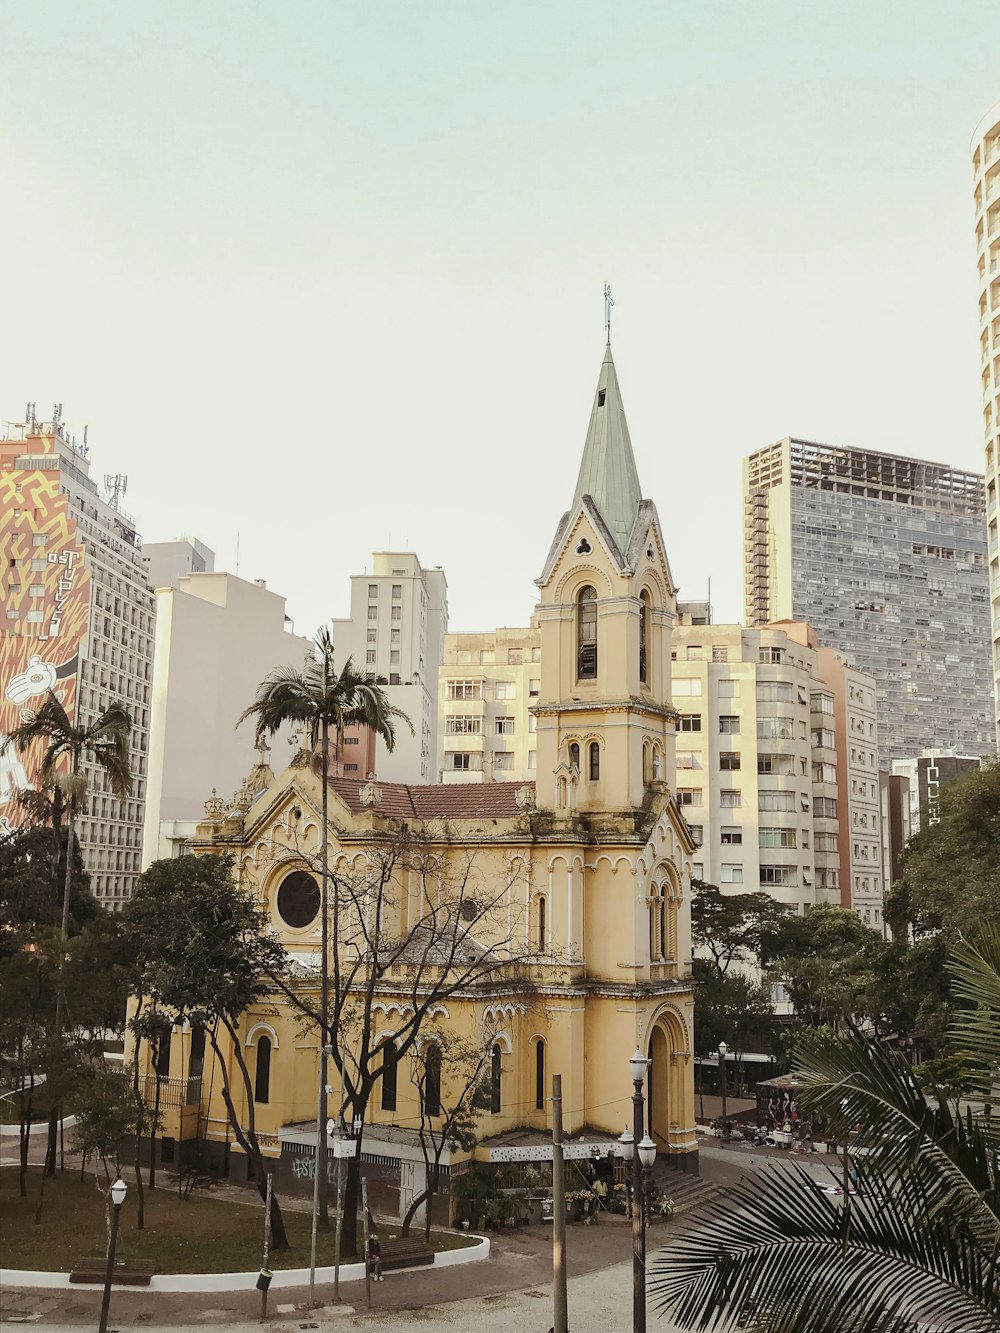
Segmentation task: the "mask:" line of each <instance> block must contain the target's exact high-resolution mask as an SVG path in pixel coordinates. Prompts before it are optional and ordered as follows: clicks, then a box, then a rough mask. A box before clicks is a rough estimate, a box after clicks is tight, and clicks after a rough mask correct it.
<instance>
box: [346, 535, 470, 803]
mask: <svg viewBox="0 0 1000 1333" xmlns="http://www.w3.org/2000/svg"><path fill="white" fill-rule="evenodd" d="M447 630H448V580H447V579H446V578H445V576H444V570H443V569H441V567H440V565H439V566H437V568H435V569H424V568H423V566H422V565H421V564H420V561H419V560H418V559H417V557H416V556H415V555H414V554H413V552H412V551H376V552H375V553H374V554H373V556H372V572H371V573H370V574H354V575H352V576H351V614H350V616H349V617H348V618H347V619H346V620H334V622H333V641H334V648H335V651H336V660H337V668H338V670H339V669H341V668H342V667H343V666H344V664H345V662H346V661H347V658H348V657H350V658H352V659H353V661H354V665H355V666H356V667H357V668H358V669H359V670H360V671H371V672H373V673H374V674H375V675H376V676H378V677H380V678H381V679H383V680H385V681H387V682H388V683H387V685H385V686H384V687H383V688H384V690H385V694H386V697H387V698H388V700H389V702H390V703H391V704H392V705H393V707H395V708H400V709H402V711H403V712H404V713H405V714H406V716H407V717H408V718H409V719H410V722H411V724H412V726H413V732H412V734H411V732H410V728H409V727H408V726H407V725H406V723H405V722H397V723H396V728H395V730H396V744H395V748H394V749H393V750H392V752H391V753H390V752H389V751H388V750H387V749H386V748H385V742H384V741H382V740H381V739H379V740H378V741H377V743H376V747H375V770H376V772H377V773H378V776H379V777H380V778H383V779H385V780H386V781H391V782H433V781H434V779H435V777H436V776H437V774H436V771H435V758H436V748H437V688H438V668H439V667H440V665H441V658H442V653H443V646H444V636H445V634H446V633H447ZM347 739H348V740H349V741H354V740H356V739H358V740H361V741H363V740H364V738H363V737H357V736H355V734H354V733H353V732H352V733H350V734H349V736H348V737H347ZM363 748H364V746H363V745H360V746H359V749H363ZM340 759H341V761H342V762H343V772H344V774H345V775H346V776H354V773H355V772H360V775H361V777H362V778H364V777H366V776H367V775H366V773H364V772H363V771H362V770H361V769H360V767H358V765H360V762H361V761H360V760H355V759H354V757H353V755H349V754H348V753H347V747H346V746H344V747H342V750H341V755H340Z"/></svg>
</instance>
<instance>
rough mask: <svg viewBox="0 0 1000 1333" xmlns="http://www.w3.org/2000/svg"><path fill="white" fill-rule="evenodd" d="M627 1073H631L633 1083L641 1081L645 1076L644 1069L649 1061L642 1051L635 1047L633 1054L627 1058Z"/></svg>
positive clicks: (647, 1066)
mask: <svg viewBox="0 0 1000 1333" xmlns="http://www.w3.org/2000/svg"><path fill="white" fill-rule="evenodd" d="M628 1067H629V1073H630V1074H631V1075H632V1082H633V1083H641V1082H642V1080H643V1079H644V1078H645V1077H646V1070H647V1069H648V1068H649V1061H648V1060H647V1059H646V1057H645V1056H644V1055H643V1053H642V1051H640V1050H639V1048H638V1047H636V1050H635V1055H633V1056H631V1057H630V1058H629V1062H628Z"/></svg>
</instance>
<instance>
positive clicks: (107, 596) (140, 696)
mask: <svg viewBox="0 0 1000 1333" xmlns="http://www.w3.org/2000/svg"><path fill="white" fill-rule="evenodd" d="M90 466H91V463H90V451H89V449H88V446H87V443H86V434H85V435H84V439H83V440H82V441H78V440H77V439H76V438H75V437H74V436H72V435H71V434H70V433H69V431H68V430H67V429H66V427H65V425H64V424H63V421H62V408H61V405H58V406H57V407H56V409H55V410H54V412H53V414H52V419H51V420H50V421H39V420H37V419H36V416H35V411H34V406H33V405H29V408H28V411H27V412H26V413H25V419H24V421H23V422H19V423H12V424H8V425H7V426H6V429H5V430H4V434H3V438H2V439H0V538H2V541H0V558H2V562H3V570H2V576H3V579H4V589H3V592H4V597H3V605H4V627H3V638H2V639H0V691H2V695H0V734H7V733H8V732H9V731H10V730H11V729H12V728H13V727H14V726H16V725H17V724H18V722H19V721H20V720H21V718H22V717H23V715H24V712H25V710H30V709H31V708H32V706H33V705H34V706H37V704H38V703H39V702H40V701H41V700H42V699H43V698H44V697H45V695H46V694H47V692H48V691H49V690H52V691H54V692H55V694H56V695H57V697H58V698H59V699H60V701H61V703H62V705H63V707H64V708H65V709H66V712H67V713H68V714H69V716H70V719H71V720H72V721H74V722H77V723H80V724H87V723H90V722H92V721H94V720H95V719H96V718H97V717H99V716H100V714H101V713H102V712H103V711H104V710H105V709H106V708H107V707H108V705H109V704H110V703H111V702H112V701H113V700H121V701H122V702H123V703H124V704H125V706H126V708H127V709H128V710H129V712H130V714H131V717H132V724H133V725H132V739H131V746H130V756H129V757H130V759H131V764H132V774H133V783H132V793H131V795H130V796H129V797H128V799H127V800H124V801H118V800H117V799H116V798H115V796H114V795H113V794H112V792H111V788H110V785H109V783H108V779H107V777H106V775H105V774H104V772H103V770H102V769H101V768H100V767H98V766H97V765H96V764H95V763H94V761H93V760H92V759H91V758H90V757H89V756H87V757H85V759H84V762H83V773H84V776H85V777H86V779H87V794H86V796H85V797H84V798H83V802H82V805H81V808H80V813H79V815H78V818H77V822H76V828H77V833H78V836H79V839H80V846H81V849H82V852H83V859H84V864H85V865H86V868H87V871H88V873H89V874H90V885H91V889H92V891H93V893H94V895H95V896H96V898H97V899H98V901H99V902H101V903H102V904H103V905H104V906H105V907H107V908H109V909H112V910H114V909H117V908H118V907H120V906H121V905H122V903H124V902H125V900H126V899H127V898H128V896H129V894H130V893H131V891H132V885H133V883H134V881H135V878H136V876H137V875H138V873H139V858H140V850H141V847H142V823H143V808H144V802H145V797H146V752H147V748H148V741H147V738H148V734H149V731H148V729H149V704H150V683H151V682H150V676H151V665H152V656H153V614H154V608H153V594H152V592H151V591H150V589H149V585H148V583H147V579H146V566H145V562H144V560H143V555H142V541H141V538H140V537H139V535H138V533H137V531H136V525H135V521H134V519H132V517H131V516H130V515H129V514H128V513H126V512H125V510H124V508H123V507H122V504H121V497H122V495H123V494H124V491H125V483H126V478H125V477H123V476H121V475H118V476H108V477H105V479H104V481H105V484H104V489H103V492H102V490H101V489H100V488H99V487H98V485H97V483H96V482H95V481H94V480H93V479H92V478H91V476H90ZM41 753H42V751H41V749H40V748H39V749H38V750H36V751H35V752H33V753H32V754H29V755H28V756H27V757H26V759H25V760H23V761H22V760H20V759H18V758H16V757H15V756H12V755H10V754H8V755H7V756H5V757H4V759H3V760H2V761H0V763H2V765H3V769H2V771H0V824H4V823H6V824H7V825H8V826H14V825H16V824H18V823H20V822H22V821H23V818H24V814H23V811H20V810H19V808H18V806H17V803H16V801H15V799H14V796H15V789H16V788H17V787H19V786H20V787H23V786H28V785H31V786H33V785H34V784H35V781H36V776H37V765H38V762H39V759H40V756H41Z"/></svg>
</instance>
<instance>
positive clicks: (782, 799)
mask: <svg viewBox="0 0 1000 1333" xmlns="http://www.w3.org/2000/svg"><path fill="white" fill-rule="evenodd" d="M757 809H758V810H794V809H795V793H794V792H793V791H762V792H758V793H757Z"/></svg>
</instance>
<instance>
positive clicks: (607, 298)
mask: <svg viewBox="0 0 1000 1333" xmlns="http://www.w3.org/2000/svg"><path fill="white" fill-rule="evenodd" d="M614 303H615V301H614V297H613V296H612V295H611V288H610V287H609V286H608V284H607V283H605V284H604V328H605V331H606V332H607V335H608V346H609V347H610V346H611V307H612V306H613V305H614Z"/></svg>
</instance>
